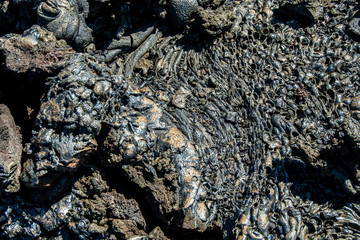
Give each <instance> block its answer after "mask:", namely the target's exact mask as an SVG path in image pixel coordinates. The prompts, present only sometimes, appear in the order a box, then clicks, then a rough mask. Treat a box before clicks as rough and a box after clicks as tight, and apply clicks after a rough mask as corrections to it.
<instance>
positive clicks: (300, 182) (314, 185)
mask: <svg viewBox="0 0 360 240" xmlns="http://www.w3.org/2000/svg"><path fill="white" fill-rule="evenodd" d="M292 152H293V154H292V157H289V158H284V159H277V160H276V161H275V163H274V170H273V171H272V172H271V176H272V177H276V178H277V179H278V180H279V181H283V182H286V183H291V184H292V185H291V191H292V193H293V194H294V195H296V196H299V197H301V198H302V199H303V200H311V201H314V202H316V203H318V204H324V203H326V202H328V203H331V204H333V206H334V207H335V208H337V207H343V206H344V205H346V204H347V203H349V202H350V203H351V202H357V201H358V198H359V196H358V195H359V194H352V193H351V192H349V190H347V189H346V187H344V181H343V180H344V179H349V180H351V182H352V183H355V181H356V179H355V176H354V169H355V163H356V160H355V159H356V155H355V154H354V152H352V150H351V148H350V147H349V145H348V143H347V142H346V141H342V140H341V141H340V142H339V143H338V145H335V146H331V147H329V148H326V149H320V150H318V149H313V148H311V147H310V146H306V147H305V146H293V148H292ZM353 185H354V184H353Z"/></svg>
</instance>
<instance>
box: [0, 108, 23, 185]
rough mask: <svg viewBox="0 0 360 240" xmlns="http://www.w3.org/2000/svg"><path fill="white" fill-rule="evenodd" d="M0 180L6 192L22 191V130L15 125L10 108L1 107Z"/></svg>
mask: <svg viewBox="0 0 360 240" xmlns="http://www.w3.org/2000/svg"><path fill="white" fill-rule="evenodd" d="M0 133H1V141H0V176H1V177H0V179H1V187H2V190H3V191H6V192H17V191H19V189H20V182H19V177H20V173H21V154H22V143H21V139H22V137H21V134H20V128H19V127H18V126H17V125H16V124H15V121H14V119H13V117H12V115H11V112H10V110H9V108H8V107H7V106H6V105H3V104H1V105H0Z"/></svg>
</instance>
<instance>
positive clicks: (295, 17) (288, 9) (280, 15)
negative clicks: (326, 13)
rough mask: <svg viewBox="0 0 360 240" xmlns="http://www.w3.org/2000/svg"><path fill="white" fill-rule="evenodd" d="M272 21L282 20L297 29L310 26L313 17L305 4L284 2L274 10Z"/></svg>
mask: <svg viewBox="0 0 360 240" xmlns="http://www.w3.org/2000/svg"><path fill="white" fill-rule="evenodd" d="M272 22H273V23H276V22H283V23H284V24H286V25H288V26H289V27H292V28H294V29H298V28H305V27H311V26H312V25H314V23H315V19H314V17H313V15H312V14H311V13H310V11H309V10H308V8H307V7H306V5H305V4H286V5H284V6H281V7H279V8H278V9H275V10H274V16H273V19H272Z"/></svg>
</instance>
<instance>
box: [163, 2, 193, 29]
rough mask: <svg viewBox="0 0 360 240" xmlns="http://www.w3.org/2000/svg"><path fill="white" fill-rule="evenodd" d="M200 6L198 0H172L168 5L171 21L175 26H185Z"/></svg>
mask: <svg viewBox="0 0 360 240" xmlns="http://www.w3.org/2000/svg"><path fill="white" fill-rule="evenodd" d="M198 6H199V4H198V2H197V0H170V2H169V3H168V7H167V10H168V14H169V15H170V22H171V23H172V25H173V26H174V27H175V28H183V27H185V26H186V25H187V24H188V23H189V22H190V20H191V17H192V15H193V13H194V12H195V11H196V9H197V8H198Z"/></svg>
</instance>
